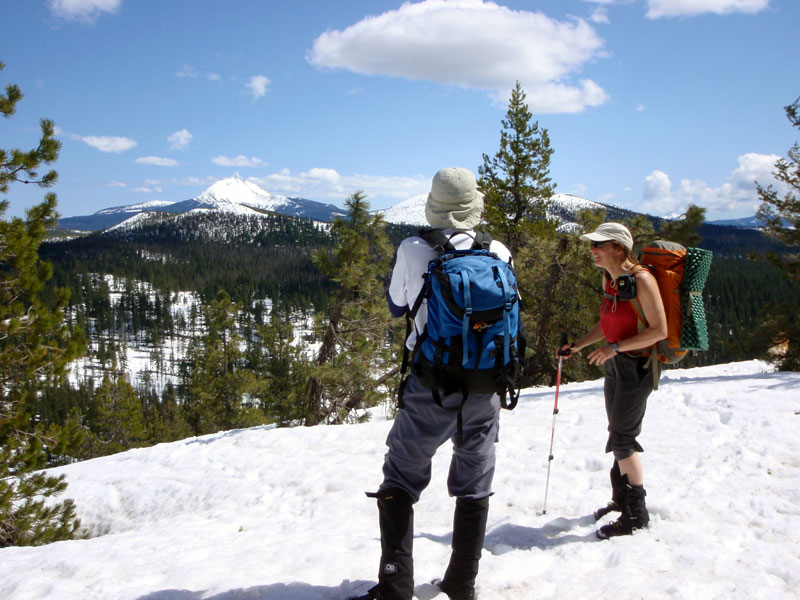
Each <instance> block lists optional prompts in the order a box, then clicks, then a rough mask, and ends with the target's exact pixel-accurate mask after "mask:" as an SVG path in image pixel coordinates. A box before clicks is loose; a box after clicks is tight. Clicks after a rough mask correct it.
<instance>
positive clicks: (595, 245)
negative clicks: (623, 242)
mask: <svg viewBox="0 0 800 600" xmlns="http://www.w3.org/2000/svg"><path fill="white" fill-rule="evenodd" d="M610 241H611V240H604V241H602V242H592V248H602V247H603V246H605V245H606V244H608V243H609V242H610Z"/></svg>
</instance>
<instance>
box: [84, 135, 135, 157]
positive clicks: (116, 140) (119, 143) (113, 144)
mask: <svg viewBox="0 0 800 600" xmlns="http://www.w3.org/2000/svg"><path fill="white" fill-rule="evenodd" d="M70 137H72V138H73V139H78V140H80V141H82V142H83V143H84V144H88V145H89V146H91V147H92V148H97V149H98V150H100V151H101V152H113V153H115V154H120V153H121V152H125V151H126V150H130V149H131V148H135V147H136V140H132V139H131V138H127V137H116V136H106V135H86V136H81V135H72V136H70Z"/></svg>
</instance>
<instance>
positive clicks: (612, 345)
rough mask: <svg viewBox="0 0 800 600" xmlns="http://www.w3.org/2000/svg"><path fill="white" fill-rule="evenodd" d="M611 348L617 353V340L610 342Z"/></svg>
mask: <svg viewBox="0 0 800 600" xmlns="http://www.w3.org/2000/svg"><path fill="white" fill-rule="evenodd" d="M611 349H612V350H613V351H614V352H616V353H617V354H619V344H618V343H617V342H614V343H613V344H611Z"/></svg>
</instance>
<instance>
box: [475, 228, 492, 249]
mask: <svg viewBox="0 0 800 600" xmlns="http://www.w3.org/2000/svg"><path fill="white" fill-rule="evenodd" d="M491 245H492V234H491V233H489V232H488V231H478V232H476V233H475V241H473V242H472V249H473V250H489V248H490V247H491Z"/></svg>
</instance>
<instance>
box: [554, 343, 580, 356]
mask: <svg viewBox="0 0 800 600" xmlns="http://www.w3.org/2000/svg"><path fill="white" fill-rule="evenodd" d="M573 352H577V350H576V349H575V342H572V343H571V344H564V345H563V346H561V348H559V349H558V352H557V353H556V356H558V357H560V358H569V357H570V356H572V353H573Z"/></svg>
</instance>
